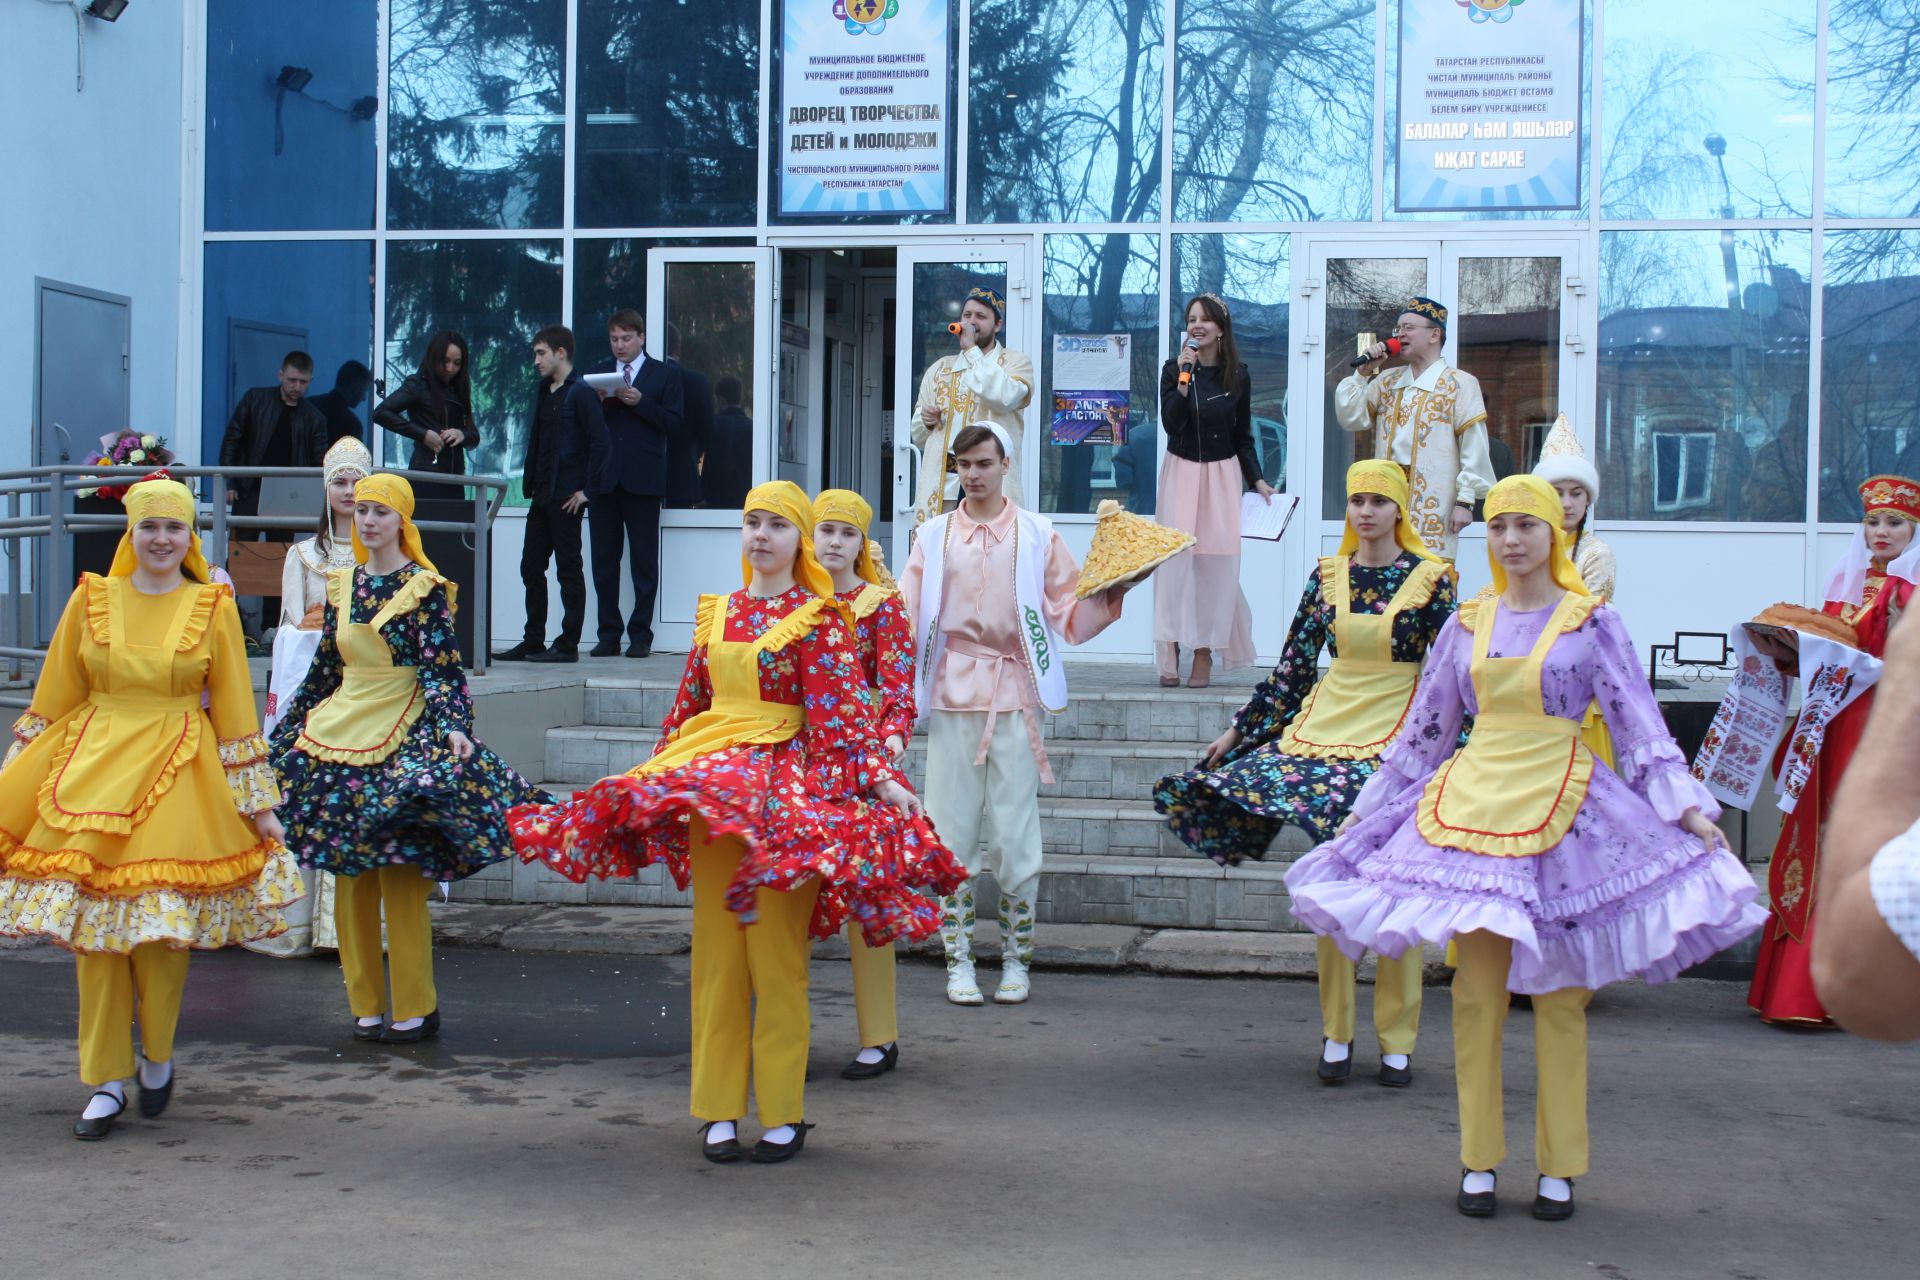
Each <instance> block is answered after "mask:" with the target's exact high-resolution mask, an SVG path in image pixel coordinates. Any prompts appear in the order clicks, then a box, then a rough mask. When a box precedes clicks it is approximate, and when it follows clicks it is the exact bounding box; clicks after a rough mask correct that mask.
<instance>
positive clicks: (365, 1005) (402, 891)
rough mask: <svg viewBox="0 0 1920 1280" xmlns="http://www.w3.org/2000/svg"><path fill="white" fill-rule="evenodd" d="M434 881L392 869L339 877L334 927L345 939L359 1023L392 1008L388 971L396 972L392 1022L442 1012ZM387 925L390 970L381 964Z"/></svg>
mask: <svg viewBox="0 0 1920 1280" xmlns="http://www.w3.org/2000/svg"><path fill="white" fill-rule="evenodd" d="M432 896H433V881H431V880H429V879H427V878H426V877H425V876H423V875H421V874H420V868H418V867H410V866H387V867H380V868H377V869H376V870H373V871H362V872H361V873H360V874H359V875H357V876H340V877H338V878H337V879H336V881H335V884H334V893H333V923H334V928H335V931H336V932H337V933H338V934H339V935H340V971H341V973H343V974H345V975H346V979H347V1003H348V1004H349V1005H351V1006H352V1008H353V1016H354V1017H356V1018H378V1017H380V1016H382V1015H383V1014H385V1013H386V1012H387V1009H388V1004H387V969H388V967H389V966H390V967H391V968H392V971H393V975H392V976H393V1004H392V1010H393V1020H394V1021H395V1022H404V1021H406V1020H407V1019H408V1018H424V1017H426V1016H427V1015H428V1014H430V1013H432V1012H433V1011H434V1010H435V1009H438V1008H439V1007H440V997H439V995H438V993H437V992H436V991H435V990H434V986H433V921H432V918H431V917H429V916H428V914H427V900H428V899H429V898H431V897H432ZM382 908H385V912H386V921H387V946H386V957H385V958H386V961H387V964H386V965H382V963H381V954H380V917H381V909H382Z"/></svg>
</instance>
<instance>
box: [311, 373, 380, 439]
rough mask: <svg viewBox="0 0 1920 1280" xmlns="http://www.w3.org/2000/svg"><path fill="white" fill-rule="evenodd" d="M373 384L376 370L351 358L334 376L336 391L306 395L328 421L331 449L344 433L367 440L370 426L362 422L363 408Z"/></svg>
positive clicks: (334, 388)
mask: <svg viewBox="0 0 1920 1280" xmlns="http://www.w3.org/2000/svg"><path fill="white" fill-rule="evenodd" d="M372 387H373V371H372V370H370V369H368V368H367V366H365V365H363V364H361V363H360V362H359V361H358V360H349V361H347V362H346V363H345V364H343V365H341V366H340V371H339V372H338V373H336V374H334V375H333V390H331V391H328V392H324V393H322V394H320V395H317V396H308V397H307V403H308V404H310V405H312V406H313V407H314V408H316V409H318V410H319V411H320V413H321V415H322V416H324V417H325V418H326V420H327V434H328V435H329V436H330V437H331V439H329V440H328V441H327V447H328V448H329V449H331V448H332V447H333V442H334V441H335V440H338V439H339V438H340V437H342V436H353V437H354V438H355V439H358V440H363V441H364V440H365V439H366V435H367V426H366V424H365V423H364V422H362V421H360V409H361V407H362V406H363V405H365V404H366V402H367V392H368V391H369V390H371V389H372Z"/></svg>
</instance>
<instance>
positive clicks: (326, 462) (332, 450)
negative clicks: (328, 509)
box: [320, 436, 373, 485]
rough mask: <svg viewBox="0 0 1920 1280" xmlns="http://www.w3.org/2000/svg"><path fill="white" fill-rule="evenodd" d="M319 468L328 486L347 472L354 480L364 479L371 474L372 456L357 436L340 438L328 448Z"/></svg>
mask: <svg viewBox="0 0 1920 1280" xmlns="http://www.w3.org/2000/svg"><path fill="white" fill-rule="evenodd" d="M320 466H321V472H322V474H323V475H324V476H325V477H326V483H327V484H329V485H331V484H332V483H333V482H334V481H335V480H337V479H339V478H340V477H341V476H342V475H344V474H346V473H347V472H349V471H351V472H353V473H354V475H355V478H356V479H365V478H366V477H367V476H370V475H372V474H373V455H372V454H371V453H368V452H367V446H365V445H364V444H361V443H360V440H359V438H358V437H357V436H341V437H340V438H339V439H338V440H335V441H334V442H333V444H332V445H330V446H329V447H328V449H327V456H326V457H324V458H322V459H321V460H320Z"/></svg>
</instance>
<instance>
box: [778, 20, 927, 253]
mask: <svg viewBox="0 0 1920 1280" xmlns="http://www.w3.org/2000/svg"><path fill="white" fill-rule="evenodd" d="M778 20H779V23H780V37H779V41H780V113H779V117H778V124H777V125H776V126H775V128H774V145H775V148H776V160H775V175H776V176H775V182H776V186H777V187H778V199H777V202H776V208H775V212H776V213H777V214H778V215H779V216H781V217H796V216H797V217H806V216H809V215H816V214H819V215H840V216H855V217H858V216H863V215H866V216H871V215H885V214H910V213H947V212H951V211H952V208H953V185H952V175H951V171H950V165H949V156H950V153H951V148H952V140H953V130H952V114H953V12H952V3H951V0H784V2H783V3H782V4H781V5H780V8H779V17H778Z"/></svg>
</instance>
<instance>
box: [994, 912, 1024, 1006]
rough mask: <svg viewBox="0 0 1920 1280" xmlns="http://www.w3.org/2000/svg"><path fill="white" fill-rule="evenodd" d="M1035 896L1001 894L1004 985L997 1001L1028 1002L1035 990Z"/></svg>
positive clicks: (995, 995)
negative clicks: (1033, 968)
mask: <svg viewBox="0 0 1920 1280" xmlns="http://www.w3.org/2000/svg"><path fill="white" fill-rule="evenodd" d="M1032 967H1033V899H1031V898H1026V897H1021V896H1019V895H1017V894H1011V893H1002V894H1001V895H1000V985H999V987H998V988H996V989H995V991H994V993H993V1002H994V1003H995V1004H1025V1003H1026V1000H1027V997H1028V996H1030V995H1032V994H1033V979H1032V977H1031V976H1030V970H1031V969H1032Z"/></svg>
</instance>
